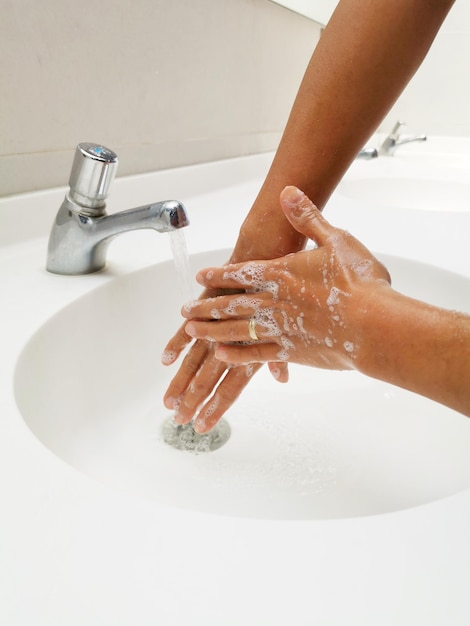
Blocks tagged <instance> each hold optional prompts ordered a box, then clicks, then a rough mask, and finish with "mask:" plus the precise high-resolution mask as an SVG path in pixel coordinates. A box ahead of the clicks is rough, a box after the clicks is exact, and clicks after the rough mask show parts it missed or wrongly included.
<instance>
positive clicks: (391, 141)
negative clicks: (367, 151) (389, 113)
mask: <svg viewBox="0 0 470 626" xmlns="http://www.w3.org/2000/svg"><path fill="white" fill-rule="evenodd" d="M403 126H406V124H405V123H404V122H396V124H395V126H394V127H393V128H392V132H391V133H390V134H389V135H388V136H387V137H386V138H385V139H384V141H383V143H382V145H381V146H380V148H379V149H378V155H379V156H392V155H393V153H394V152H395V150H396V149H397V148H398V146H402V145H403V144H405V143H412V142H414V141H426V140H427V137H426V135H415V136H411V137H402V136H401V135H400V129H401V128H403Z"/></svg>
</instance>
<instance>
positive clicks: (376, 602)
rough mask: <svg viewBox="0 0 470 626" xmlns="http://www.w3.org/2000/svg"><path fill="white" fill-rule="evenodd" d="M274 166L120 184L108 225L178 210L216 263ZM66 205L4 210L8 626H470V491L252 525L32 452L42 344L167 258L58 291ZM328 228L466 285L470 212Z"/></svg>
mask: <svg viewBox="0 0 470 626" xmlns="http://www.w3.org/2000/svg"><path fill="white" fill-rule="evenodd" d="M271 158H272V155H260V156H255V157H247V158H245V159H234V160H229V161H222V162H219V163H215V164H206V165H200V166H194V167H190V168H181V169H179V170H173V171H170V172H161V173H155V174H149V175H143V176H136V177H130V178H127V179H117V180H116V181H115V183H114V187H113V191H112V195H111V198H110V201H109V209H110V211H111V212H112V211H114V210H121V209H124V208H130V207H131V206H138V205H140V204H143V203H145V202H150V201H155V200H160V199H165V198H167V197H176V198H178V199H179V200H182V201H183V202H184V203H185V204H186V206H187V208H188V211H189V214H190V218H191V227H190V228H189V229H188V233H187V242H188V248H189V251H190V252H191V253H195V252H199V251H202V250H204V249H206V248H207V245H208V244H207V241H208V238H207V232H208V230H209V229H210V231H211V237H210V238H209V239H210V240H211V244H209V245H213V246H214V247H216V248H226V247H227V248H230V247H231V246H232V245H233V243H234V241H235V238H236V235H237V233H238V228H239V225H240V223H241V220H242V218H243V217H244V215H245V214H246V211H247V210H248V208H249V205H250V203H251V201H252V200H253V199H254V197H255V194H256V193H257V190H258V188H259V185H260V182H261V181H262V178H263V176H264V173H265V172H266V170H267V167H268V165H269V162H270V159H271ZM368 165H375V164H370V163H363V162H361V163H356V164H355V165H354V166H353V167H354V171H352V173H351V175H353V176H354V175H356V172H359V173H360V174H361V173H362V172H363V170H364V168H365V167H367V166H368ZM214 181H216V183H214ZM155 190H156V192H155ZM63 194H64V189H60V190H51V191H46V192H40V193H38V194H26V195H23V196H17V197H12V198H4V199H2V200H0V224H1V229H0V230H1V232H2V237H3V244H4V245H3V247H2V248H0V285H1V287H2V292H3V295H2V305H1V307H2V318H1V319H2V325H1V329H0V333H1V339H0V345H1V346H2V349H1V356H0V386H1V388H0V414H1V419H0V490H1V491H0V493H1V502H2V507H1V512H0V528H1V534H0V564H1V565H0V621H1V623H2V624H7V625H8V626H20V625H21V626H24V625H26V624H27V625H28V626H29V625H34V626H46V625H47V626H59V625H60V626H63V625H65V624H66V625H67V626H75V625H76V626H79V625H80V626H83V625H84V624H86V625H87V626H94V625H96V626H98V625H99V626H103V625H105V624H109V625H113V626H120V625H122V626H128V625H129V626H130V625H131V624H132V625H135V624H138V625H141V626H143V625H147V624H148V625H150V624H152V625H155V624H162V625H164V626H172V625H178V626H180V625H183V624H184V625H186V624H205V625H207V626H209V625H215V624H217V626H220V625H223V626H232V625H237V626H238V625H241V624H249V625H253V626H261V625H265V624H266V625H269V626H277V625H279V626H281V625H282V626H285V625H286V624H292V625H295V626H304V625H305V626H307V625H309V626H310V625H312V624H321V625H322V626H329V625H334V626H339V625H341V626H345V625H347V626H352V625H356V624H357V625H360V626H377V625H378V624H380V626H392V625H393V626H397V625H400V626H405V625H406V626H407V625H410V626H411V625H412V626H418V625H420V624H423V625H426V626H433V625H436V626H437V625H439V626H444V625H445V626H463V625H465V624H468V623H470V592H469V589H470V541H469V538H468V534H469V528H470V489H467V490H464V491H461V492H460V493H458V494H456V495H453V496H451V497H448V498H444V499H442V500H438V501H435V502H432V503H430V504H426V505H423V506H418V507H415V508H410V509H407V510H404V511H399V512H396V513H390V514H383V515H376V516H369V517H359V518H352V519H336V520H305V521H304V520H302V521H298V520H297V521H289V520H273V521H270V520H256V519H255V520H254V519H242V518H235V517H228V516H217V515H209V514H202V513H197V512H194V511H189V510H188V511H186V510H181V509H177V508H172V507H170V506H163V505H159V504H158V503H156V502H154V501H147V500H145V499H142V498H139V497H134V496H132V495H129V494H127V493H123V492H120V491H118V490H113V489H112V488H110V487H109V486H106V485H104V484H101V483H99V482H96V481H94V480H92V479H91V478H88V477H87V476H85V475H84V474H81V473H80V472H78V471H77V470H75V469H74V468H72V467H70V466H69V465H67V464H66V463H65V462H63V461H62V460H60V459H59V458H57V457H56V456H55V455H54V454H53V453H52V452H51V451H50V450H49V449H47V448H46V447H45V446H44V445H43V444H42V443H40V442H39V441H38V440H37V439H36V438H35V436H34V435H33V434H32V433H31V431H30V430H29V429H28V427H27V426H26V424H25V422H24V421H23V419H22V417H21V415H20V413H19V410H18V408H17V406H16V403H15V398H14V393H13V377H14V368H15V364H16V361H17V358H18V356H19V354H20V352H21V350H22V348H23V347H24V345H25V343H26V342H27V340H28V339H29V337H30V336H31V335H32V334H33V333H34V332H35V331H36V330H37V329H38V328H39V327H40V326H41V324H43V323H44V322H45V321H46V320H47V319H49V318H50V317H51V316H52V315H53V314H54V313H55V312H57V311H58V310H60V309H61V308H63V307H64V306H65V305H66V304H68V303H70V302H72V301H73V300H75V299H76V298H78V297H79V296H81V295H82V294H84V293H87V292H88V291H89V290H90V289H92V288H94V287H97V286H100V285H102V284H105V283H106V282H107V281H111V280H113V277H114V276H116V275H121V274H126V273H129V272H132V271H135V270H137V269H139V268H142V267H145V266H147V265H150V264H153V263H156V262H158V261H160V260H164V259H167V258H169V257H170V247H169V243H168V241H167V238H166V237H163V236H161V235H158V236H157V237H158V242H157V243H158V245H157V244H156V243H155V239H156V236H155V234H154V233H148V232H143V233H137V234H136V233H133V234H132V236H129V237H127V235H124V236H122V237H120V238H118V239H117V240H116V242H114V243H113V244H112V246H111V247H110V249H109V253H108V261H109V266H110V267H111V268H112V271H108V272H102V273H100V274H97V275H93V276H85V277H58V276H54V275H51V274H48V273H47V272H46V271H45V269H44V263H45V253H46V246H47V235H48V231H49V228H50V225H51V224H52V219H53V217H54V215H55V213H56V211H57V209H58V206H59V205H60V203H61V201H62V197H63ZM155 196H157V197H155ZM214 211H220V212H222V211H223V228H220V229H216V227H215V226H214V220H213V215H214ZM327 217H328V218H329V219H330V220H331V221H332V222H333V223H334V224H336V225H338V226H342V227H346V228H348V229H349V230H350V231H351V232H352V233H353V234H355V235H356V236H357V237H358V238H360V239H362V240H363V241H364V243H366V244H367V245H368V246H369V247H370V248H372V249H375V250H380V251H382V252H385V253H391V254H400V255H403V256H407V257H409V258H414V259H417V260H420V261H424V262H427V263H432V264H434V265H439V266H441V267H444V268H446V269H449V270H452V271H455V272H458V273H460V274H463V275H465V276H467V277H470V263H469V257H468V249H469V236H470V212H468V213H463V212H461V213H449V214H447V213H446V212H445V211H442V212H440V211H433V212H422V211H409V210H396V211H393V212H391V211H390V210H388V209H387V210H385V211H383V212H382V211H378V210H373V209H372V208H371V207H367V206H365V207H364V206H359V205H358V204H357V203H355V202H353V201H351V200H348V199H346V198H343V197H342V196H341V194H340V193H338V194H337V195H335V196H334V197H333V199H332V201H331V202H330V204H329V207H328V208H327ZM417 238H420V245H419V249H417V246H416V241H417ZM469 428H470V423H469ZM469 453H470V452H469ZM436 463H439V459H436Z"/></svg>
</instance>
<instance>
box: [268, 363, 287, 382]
mask: <svg viewBox="0 0 470 626" xmlns="http://www.w3.org/2000/svg"><path fill="white" fill-rule="evenodd" d="M268 368H269V371H270V372H271V375H272V377H273V378H274V380H277V382H278V383H287V382H288V381H289V366H288V364H287V363H283V362H281V361H270V362H269V363H268Z"/></svg>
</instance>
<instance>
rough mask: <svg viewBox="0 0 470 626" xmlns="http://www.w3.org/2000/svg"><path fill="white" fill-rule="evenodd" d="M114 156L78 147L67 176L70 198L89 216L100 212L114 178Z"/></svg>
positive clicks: (104, 150)
mask: <svg viewBox="0 0 470 626" xmlns="http://www.w3.org/2000/svg"><path fill="white" fill-rule="evenodd" d="M118 162H119V159H118V156H117V154H116V153H115V152H113V151H112V150H110V149H109V148H106V147H105V146H100V145H99V144H96V143H89V142H84V143H79V144H78V146H77V148H76V150H75V157H74V160H73V165H72V171H71V173H70V179H69V185H70V198H71V199H72V200H73V202H75V203H76V204H79V205H80V206H81V207H83V208H84V209H88V210H89V211H90V213H92V214H96V213H100V212H102V211H103V209H104V207H105V200H106V198H107V197H108V192H109V187H110V185H111V183H112V181H113V178H114V175H115V174H116V170H117V166H118Z"/></svg>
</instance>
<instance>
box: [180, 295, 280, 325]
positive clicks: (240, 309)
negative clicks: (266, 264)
mask: <svg viewBox="0 0 470 626" xmlns="http://www.w3.org/2000/svg"><path fill="white" fill-rule="evenodd" d="M271 302H272V295H271V294H246V293H243V294H237V295H230V296H217V297H216V298H207V299H205V300H193V301H191V302H188V303H186V304H185V305H183V308H182V310H181V314H182V315H183V317H187V318H197V319H212V320H219V319H230V318H233V317H251V316H252V315H254V313H255V312H256V311H257V310H258V309H259V308H260V307H266V306H268V305H269V303H271Z"/></svg>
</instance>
